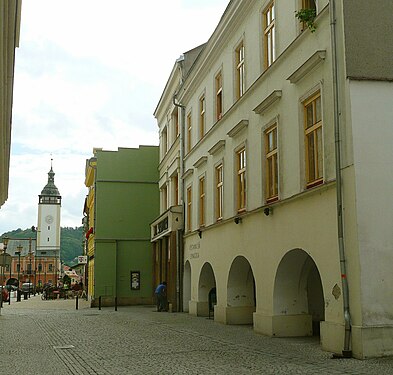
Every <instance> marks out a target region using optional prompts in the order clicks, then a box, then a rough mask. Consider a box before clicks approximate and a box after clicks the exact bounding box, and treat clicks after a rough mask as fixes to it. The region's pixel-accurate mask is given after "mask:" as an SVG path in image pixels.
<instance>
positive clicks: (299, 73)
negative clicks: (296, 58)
mask: <svg viewBox="0 0 393 375" xmlns="http://www.w3.org/2000/svg"><path fill="white" fill-rule="evenodd" d="M325 58H326V50H320V51H317V52H315V53H314V54H313V55H312V56H311V57H310V58H309V59H308V60H307V61H306V62H304V63H303V64H302V65H301V66H300V67H299V68H298V69H296V70H295V71H294V72H293V73H292V74H291V75H290V76H289V77H288V78H287V80H288V81H289V82H291V83H297V82H299V81H300V80H301V79H302V78H303V77H304V76H306V75H307V74H308V73H310V72H311V70H312V69H314V68H315V67H316V66H318V65H319V64H320V63H322V62H323V61H324V60H325Z"/></svg>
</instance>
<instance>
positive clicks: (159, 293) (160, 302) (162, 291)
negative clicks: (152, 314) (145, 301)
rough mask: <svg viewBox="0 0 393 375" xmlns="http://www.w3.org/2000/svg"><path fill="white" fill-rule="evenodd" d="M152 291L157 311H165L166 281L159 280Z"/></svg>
mask: <svg viewBox="0 0 393 375" xmlns="http://www.w3.org/2000/svg"><path fill="white" fill-rule="evenodd" d="M154 293H155V295H156V303H157V311H167V295H166V281H163V282H161V284H159V285H158V286H157V288H156V291H155V292H154Z"/></svg>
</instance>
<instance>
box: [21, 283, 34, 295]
mask: <svg viewBox="0 0 393 375" xmlns="http://www.w3.org/2000/svg"><path fill="white" fill-rule="evenodd" d="M25 292H27V293H34V285H33V283H23V284H22V293H25Z"/></svg>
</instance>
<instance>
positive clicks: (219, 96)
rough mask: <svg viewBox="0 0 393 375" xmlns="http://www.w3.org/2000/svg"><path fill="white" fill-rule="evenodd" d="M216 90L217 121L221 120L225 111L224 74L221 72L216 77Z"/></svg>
mask: <svg viewBox="0 0 393 375" xmlns="http://www.w3.org/2000/svg"><path fill="white" fill-rule="evenodd" d="M215 90H216V121H218V120H220V119H221V117H222V111H223V106H222V103H223V97H222V73H221V71H220V72H219V73H218V74H217V75H216V78H215Z"/></svg>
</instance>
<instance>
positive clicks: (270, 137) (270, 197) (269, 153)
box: [265, 124, 278, 202]
mask: <svg viewBox="0 0 393 375" xmlns="http://www.w3.org/2000/svg"><path fill="white" fill-rule="evenodd" d="M265 160H266V169H265V176H266V194H265V198H266V202H272V201H275V200H277V199H278V159H277V124H274V125H273V126H272V127H270V128H269V129H268V130H266V131H265Z"/></svg>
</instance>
